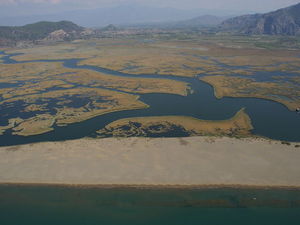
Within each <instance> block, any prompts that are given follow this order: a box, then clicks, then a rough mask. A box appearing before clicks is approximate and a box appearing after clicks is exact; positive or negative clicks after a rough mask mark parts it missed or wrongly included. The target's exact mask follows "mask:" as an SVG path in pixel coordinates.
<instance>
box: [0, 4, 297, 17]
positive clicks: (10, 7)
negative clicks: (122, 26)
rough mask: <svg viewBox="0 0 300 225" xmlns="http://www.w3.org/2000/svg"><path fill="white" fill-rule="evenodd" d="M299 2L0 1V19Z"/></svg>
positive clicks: (248, 8)
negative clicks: (130, 7)
mask: <svg viewBox="0 0 300 225" xmlns="http://www.w3.org/2000/svg"><path fill="white" fill-rule="evenodd" d="M299 2H300V0H0V17H3V16H8V15H11V16H12V14H14V16H20V15H30V14H31V15H35V14H47V13H56V12H62V11H70V10H75V9H82V8H104V7H111V6H117V5H120V4H142V5H147V6H152V7H153V6H154V7H172V8H178V9H188V10H189V9H197V8H199V9H214V10H232V11H237V12H241V13H243V12H245V13H248V12H268V11H271V10H274V9H278V8H282V7H286V6H289V5H293V4H296V3H299Z"/></svg>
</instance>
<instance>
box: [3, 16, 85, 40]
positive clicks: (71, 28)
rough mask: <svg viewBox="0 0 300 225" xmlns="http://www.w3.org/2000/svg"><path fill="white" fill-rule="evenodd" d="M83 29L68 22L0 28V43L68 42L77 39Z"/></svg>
mask: <svg viewBox="0 0 300 225" xmlns="http://www.w3.org/2000/svg"><path fill="white" fill-rule="evenodd" d="M83 31H84V28H82V27H80V26H78V25H76V24H74V23H72V22H69V21H60V22H38V23H34V24H28V25H25V26H19V27H9V26H1V27H0V43H10V44H14V43H17V42H19V41H36V40H42V39H48V40H50V39H53V40H70V39H73V38H75V37H78V36H79V35H80V33H81V32H83Z"/></svg>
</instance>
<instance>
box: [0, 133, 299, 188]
mask: <svg viewBox="0 0 300 225" xmlns="http://www.w3.org/2000/svg"><path fill="white" fill-rule="evenodd" d="M299 162H300V148H296V147H295V146H294V145H285V144H282V143H281V142H279V141H270V140H264V139H257V138H256V139H253V138H244V139H236V138H228V137H222V138H221V137H187V138H154V139H151V138H105V139H87V138H85V139H79V140H73V141H64V142H42V143H36V144H27V145H20V146H10V147H0V186H3V185H8V186H9V185H11V186H58V187H79V188H80V187H82V188H105V189H107V188H109V189H112V188H114V189H132V188H134V189H216V188H217V189H219V188H221V189H222V188H232V189H235V188H237V189H293V190H300V167H299Z"/></svg>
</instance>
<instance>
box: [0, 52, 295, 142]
mask: <svg viewBox="0 0 300 225" xmlns="http://www.w3.org/2000/svg"><path fill="white" fill-rule="evenodd" d="M0 54H2V55H3V57H2V60H3V63H4V64H17V63H28V62H63V65H64V66H65V67H66V68H73V69H87V70H93V71H98V72H102V73H105V74H108V75H111V76H122V77H135V78H136V77H138V78H144V79H149V78H157V79H169V80H177V81H184V82H187V83H189V85H190V87H191V89H192V90H193V91H192V92H191V93H189V94H188V95H187V96H180V95H174V94H159V93H155V94H154V93H153V94H139V96H140V100H141V101H143V102H145V103H146V104H148V105H149V106H150V107H149V108H147V109H139V110H126V111H120V112H112V113H108V114H105V115H101V116H97V117H94V118H92V119H89V120H86V121H83V122H80V123H74V124H70V125H68V126H65V127H58V126H55V127H54V130H53V131H51V132H48V133H45V134H42V135H36V136H31V137H21V136H16V135H12V134H11V131H8V132H6V133H5V134H4V135H2V136H0V146H6V145H16V144H24V143H33V142H41V141H61V140H70V139H77V138H82V137H87V136H93V135H94V134H95V132H96V131H97V130H99V129H102V128H103V127H104V126H105V125H107V124H109V123H111V122H112V121H115V120H118V119H121V118H127V117H137V116H138V117H143V116H167V115H180V116H192V117H195V118H199V119H203V120H225V119H229V118H231V117H232V116H234V115H235V114H236V113H237V112H238V111H239V110H240V109H241V108H245V110H246V112H247V113H248V115H249V116H250V118H251V121H252V125H253V127H254V129H253V130H252V133H253V134H254V135H259V136H264V137H268V138H271V139H277V140H284V141H295V142H299V141H300V132H299V130H300V114H298V113H296V112H292V111H290V110H288V109H287V108H286V107H285V106H284V105H282V104H280V103H277V102H274V101H270V100H265V99H259V98H231V97H224V98H222V99H217V98H216V97H215V95H214V90H213V87H212V86H210V85H209V84H207V83H205V82H203V81H200V80H199V78H198V77H195V78H188V77H180V76H172V75H156V74H141V75H134V74H127V73H122V72H117V71H113V70H109V69H105V68H101V67H97V66H86V65H84V66H80V65H78V62H80V60H82V59H65V60H34V61H21V62H19V61H15V60H13V59H12V58H11V57H13V56H15V55H16V54H11V55H9V54H5V53H4V52H0ZM7 85H9V84H7ZM4 87H7V86H6V85H5V84H2V85H1V84H0V88H4ZM116 91H119V90H116ZM0 113H1V108H0ZM0 120H1V114H0ZM182 135H183V134H181V133H177V132H174V133H173V134H170V136H173V137H176V136H182Z"/></svg>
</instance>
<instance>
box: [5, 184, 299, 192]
mask: <svg viewBox="0 0 300 225" xmlns="http://www.w3.org/2000/svg"><path fill="white" fill-rule="evenodd" d="M12 186H13V187H25V188H26V187H42V188H43V187H51V188H74V189H99V190H100V189H102V190H106V189H114V190H116V189H118V190H154V191H155V190H159V191H164V190H179V191H180V190H220V189H232V190H287V191H300V185H299V186H259V185H258V186H256V185H240V184H232V185H222V184H207V185H176V184H174V185H160V184H157V185H151V184H150V185H139V184H137V185H135V184H63V183H1V182H0V188H1V187H12Z"/></svg>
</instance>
